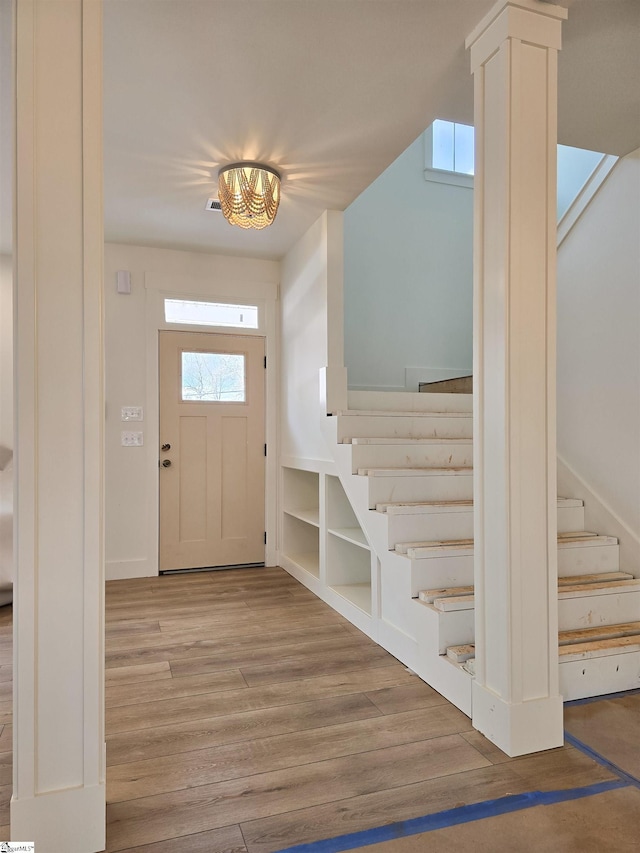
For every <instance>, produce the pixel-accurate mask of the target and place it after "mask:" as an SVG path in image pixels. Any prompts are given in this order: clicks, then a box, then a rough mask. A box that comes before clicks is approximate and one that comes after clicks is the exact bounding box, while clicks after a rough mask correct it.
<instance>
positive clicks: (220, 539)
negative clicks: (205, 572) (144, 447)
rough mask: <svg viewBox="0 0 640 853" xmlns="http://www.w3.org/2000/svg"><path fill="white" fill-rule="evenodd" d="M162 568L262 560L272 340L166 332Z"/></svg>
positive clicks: (162, 402)
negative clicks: (267, 343) (267, 350)
mask: <svg viewBox="0 0 640 853" xmlns="http://www.w3.org/2000/svg"><path fill="white" fill-rule="evenodd" d="M159 334H160V344H159V346H160V350H159V366H160V454H159V459H160V571H167V570H171V569H192V568H204V567H208V566H212V567H215V566H234V565H246V564H248V563H263V562H264V549H265V546H264V530H265V509H264V490H265V481H264V478H265V444H264V409H265V399H264V385H265V380H264V375H265V369H264V338H258V337H252V336H249V335H217V334H209V333H203V332H169V331H167V332H160V333H159Z"/></svg>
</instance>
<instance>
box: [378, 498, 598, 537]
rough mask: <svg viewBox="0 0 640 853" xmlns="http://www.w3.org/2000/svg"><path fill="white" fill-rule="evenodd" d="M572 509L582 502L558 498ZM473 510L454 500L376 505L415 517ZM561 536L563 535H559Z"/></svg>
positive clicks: (380, 509) (466, 503) (467, 502)
mask: <svg viewBox="0 0 640 853" xmlns="http://www.w3.org/2000/svg"><path fill="white" fill-rule="evenodd" d="M567 503H568V504H570V505H571V506H572V507H573V506H575V507H577V508H580V507H582V501H574V500H573V499H572V498H558V508H560V507H564V506H565V505H566V504H567ZM469 508H471V509H472V508H473V500H470V499H469V500H453V501H387V502H386V503H378V504H376V511H377V512H392V513H393V514H394V515H403V514H406V515H413V514H419V513H420V511H421V510H424V512H425V514H427V513H429V512H431V511H433V510H436V509H444V510H457V509H461V510H462V509H469ZM558 535H559V536H560V535H561V534H558Z"/></svg>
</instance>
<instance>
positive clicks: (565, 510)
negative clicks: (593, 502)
mask: <svg viewBox="0 0 640 853" xmlns="http://www.w3.org/2000/svg"><path fill="white" fill-rule="evenodd" d="M584 527H585V525H584V507H583V506H562V505H560V506H559V507H558V533H575V532H577V531H579V530H584Z"/></svg>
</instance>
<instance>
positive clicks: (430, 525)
mask: <svg viewBox="0 0 640 853" xmlns="http://www.w3.org/2000/svg"><path fill="white" fill-rule="evenodd" d="M387 518H388V529H389V550H393V549H394V548H395V546H396V543H398V542H421V541H427V540H430V541H431V540H432V541H436V540H440V541H441V540H448V539H472V538H473V512H472V511H470V512H437V513H435V512H434V513H429V514H425V515H389V514H387Z"/></svg>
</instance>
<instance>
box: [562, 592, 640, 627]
mask: <svg viewBox="0 0 640 853" xmlns="http://www.w3.org/2000/svg"><path fill="white" fill-rule="evenodd" d="M638 613H640V592H627V593H616V594H608V595H596V594H594V595H586V596H584V597H583V598H565V599H560V600H559V601H558V630H559V631H571V630H574V629H577V628H591V627H593V626H595V625H617V624H619V623H621V622H633V620H634V619H636V618H637V616H638Z"/></svg>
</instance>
